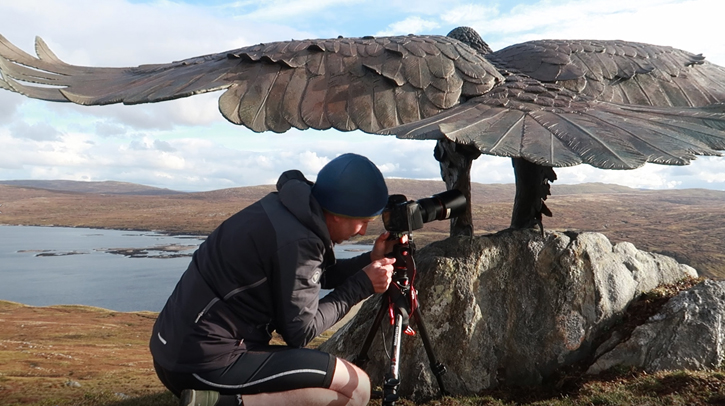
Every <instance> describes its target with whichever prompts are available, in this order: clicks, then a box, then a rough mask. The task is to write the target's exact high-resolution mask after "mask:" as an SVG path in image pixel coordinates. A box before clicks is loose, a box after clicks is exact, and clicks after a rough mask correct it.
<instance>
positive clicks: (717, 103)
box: [387, 41, 725, 169]
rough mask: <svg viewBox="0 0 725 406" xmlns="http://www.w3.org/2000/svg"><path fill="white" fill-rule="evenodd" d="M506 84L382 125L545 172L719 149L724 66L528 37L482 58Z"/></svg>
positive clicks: (632, 164)
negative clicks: (412, 118) (403, 122)
mask: <svg viewBox="0 0 725 406" xmlns="http://www.w3.org/2000/svg"><path fill="white" fill-rule="evenodd" d="M486 58H487V59H488V60H489V61H490V62H491V63H493V64H494V65H495V66H496V67H497V68H498V69H499V71H500V72H501V73H502V74H503V75H504V77H505V81H504V82H503V83H500V84H497V85H496V86H495V87H494V88H493V89H492V90H491V91H490V92H489V93H487V94H485V95H482V96H478V97H473V98H471V99H470V100H468V101H467V102H466V103H463V104H461V105H459V106H456V107H453V108H451V109H449V110H447V111H445V112H443V113H441V114H438V115H437V116H434V117H430V118H427V119H424V120H421V121H419V122H416V123H411V124H407V125H403V126H400V127H397V128H393V129H389V130H388V131H387V132H388V133H391V134H396V135H398V136H399V137H402V138H417V139H440V138H448V139H450V140H452V141H455V142H457V143H461V144H467V145H472V146H475V147H476V148H477V149H479V150H480V151H481V152H483V153H486V154H492V155H499V156H508V157H520V158H524V159H526V160H528V161H530V162H533V163H535V164H539V165H544V166H557V167H559V166H571V165H577V164H579V163H588V164H590V165H593V166H596V167H599V168H604V169H632V168H637V167H639V166H642V165H643V164H644V163H645V162H654V163H661V164H669V165H685V164H688V163H689V162H690V160H692V159H694V158H695V156H696V155H719V154H718V153H717V151H716V150H722V149H725V105H724V104H722V103H723V102H724V101H725V69H724V68H722V67H720V66H717V65H714V64H710V63H708V62H706V61H704V58H703V57H702V56H701V55H693V54H690V53H688V52H685V51H681V50H676V49H673V48H670V47H660V46H655V45H648V44H639V43H631V42H624V41H533V42H527V43H524V44H519V45H514V46H512V47H508V48H505V49H503V50H501V51H497V52H493V53H491V54H488V55H486Z"/></svg>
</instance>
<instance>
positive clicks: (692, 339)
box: [587, 280, 725, 374]
mask: <svg viewBox="0 0 725 406" xmlns="http://www.w3.org/2000/svg"><path fill="white" fill-rule="evenodd" d="M723 318H725V282H722V281H720V282H715V281H711V280H705V281H703V282H701V283H700V284H698V285H697V286H695V287H693V288H692V289H689V290H687V291H684V292H681V293H680V294H679V295H677V296H675V297H674V298H672V299H670V300H669V301H668V302H667V303H666V304H665V305H664V306H663V308H662V309H661V310H660V312H659V313H657V314H655V315H654V316H652V317H650V318H649V320H647V322H646V323H645V324H643V325H641V326H639V327H637V328H636V329H635V330H634V332H632V335H631V336H630V337H629V339H627V340H625V341H623V342H622V343H621V344H619V345H617V346H616V347H615V348H614V349H613V350H611V351H609V352H605V353H604V354H603V355H601V356H600V357H599V358H598V359H597V361H596V362H595V363H594V364H592V365H591V366H590V367H589V370H588V371H587V373H590V374H596V373H599V372H602V371H604V370H607V369H610V368H612V367H615V366H635V367H638V368H641V369H644V370H646V371H649V372H655V371H662V370H673V369H696V370H702V369H715V368H719V367H720V366H722V364H723V360H725V331H724V330H723V326H724V324H725V320H723Z"/></svg>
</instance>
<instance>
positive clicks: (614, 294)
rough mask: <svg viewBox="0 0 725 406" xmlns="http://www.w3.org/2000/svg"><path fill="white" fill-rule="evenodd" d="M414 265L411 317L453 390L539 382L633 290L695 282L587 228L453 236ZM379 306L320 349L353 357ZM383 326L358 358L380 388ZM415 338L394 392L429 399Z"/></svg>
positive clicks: (608, 321) (609, 319)
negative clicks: (415, 302) (417, 315)
mask: <svg viewBox="0 0 725 406" xmlns="http://www.w3.org/2000/svg"><path fill="white" fill-rule="evenodd" d="M415 258H416V261H417V268H418V269H417V278H416V280H415V283H414V286H415V287H416V288H417V290H418V294H419V299H420V305H421V307H420V312H421V314H422V318H423V319H424V321H425V325H426V327H427V330H428V335H429V337H430V339H431V341H432V344H433V348H434V352H435V355H436V356H437V358H438V360H439V361H441V362H442V363H443V364H444V365H445V366H446V367H447V373H446V374H444V375H443V378H444V383H445V385H446V389H447V390H448V391H449V392H450V393H451V394H454V395H465V394H474V393H477V392H479V391H481V390H483V389H488V388H493V387H496V386H498V385H500V384H502V383H506V384H508V385H532V384H539V383H541V382H542V381H543V380H544V379H546V378H547V377H549V376H552V374H554V373H555V372H556V371H557V370H559V369H560V368H561V367H564V366H568V365H571V364H573V363H576V362H578V361H580V360H582V359H585V358H587V357H589V358H590V357H591V354H592V352H593V348H592V343H593V342H596V340H597V338H598V337H599V336H600V334H601V333H602V332H603V331H605V330H607V329H608V328H609V327H610V326H612V325H613V324H614V323H615V322H616V321H617V320H618V318H619V316H620V315H621V314H622V313H623V312H624V310H625V309H626V308H627V305H628V304H629V303H630V302H631V301H632V300H633V299H634V298H636V297H637V296H639V295H640V294H641V293H642V292H646V291H648V290H651V289H653V288H655V287H656V286H658V285H660V284H665V283H673V282H675V281H678V280H680V279H683V278H687V277H696V276H697V272H696V271H695V270H694V269H693V268H691V267H689V266H687V265H682V264H679V263H677V262H676V261H675V260H674V259H672V258H669V257H665V256H662V255H658V254H652V253H647V252H643V251H640V250H638V249H636V248H635V247H634V246H633V245H632V244H630V243H619V244H616V245H614V246H613V245H612V244H611V243H610V242H609V240H608V239H607V238H606V237H605V236H604V235H602V234H598V233H579V234H577V233H573V232H547V233H546V234H545V235H544V236H543V237H542V236H541V234H540V233H538V232H537V231H534V230H505V231H502V232H499V233H497V234H493V235H485V236H476V237H464V236H457V237H451V238H448V239H446V240H443V241H439V242H435V243H432V244H430V245H428V246H426V247H424V248H422V249H420V250H419V251H418V252H417V253H416V256H415ZM380 301H381V300H380V297H379V296H374V297H372V298H370V299H369V300H368V301H366V302H365V303H364V305H363V306H362V307H361V309H360V311H359V312H358V314H357V315H356V317H355V318H353V319H352V320H351V321H350V322H349V323H348V324H346V325H345V326H343V327H342V328H340V329H339V330H338V331H337V333H335V334H334V335H333V336H332V337H331V338H330V339H329V340H327V342H325V343H324V344H323V346H322V347H321V349H322V350H324V351H328V352H331V353H333V354H335V355H337V356H339V357H342V358H345V359H348V360H352V359H353V358H355V357H356V356H357V355H358V354H359V352H360V347H361V345H362V343H363V341H364V339H365V337H366V336H367V334H368V331H369V330H370V327H371V325H372V322H373V319H374V317H375V314H376V313H377V311H378V309H379V308H380V307H381V304H380ZM413 327H415V326H413ZM391 330H392V329H391V327H390V326H389V323H388V319H387V317H386V318H385V320H384V321H383V323H382V325H381V327H380V328H379V329H378V332H377V334H376V335H375V339H374V341H373V344H372V347H371V350H370V351H369V354H368V355H369V357H370V361H369V362H368V363H367V364H366V365H365V370H366V371H367V372H368V374H369V375H370V377H371V379H372V381H373V382H374V384H377V383H379V384H381V383H382V382H383V377H384V375H385V373H386V372H387V369H388V368H389V365H390V362H389V358H388V355H387V353H389V352H390V348H389V347H390V343H391ZM419 336H420V335H418V336H414V337H409V336H403V340H402V341H403V346H402V355H401V360H400V370H401V377H402V383H401V385H400V388H399V389H400V391H399V393H400V394H401V395H403V396H407V397H411V398H413V399H421V398H427V397H430V396H436V395H437V394H438V384H437V381H436V379H435V377H434V376H433V374H432V372H431V369H430V367H429V365H428V363H429V362H428V357H427V355H426V353H425V350H424V346H423V344H422V341H421V339H420V338H419Z"/></svg>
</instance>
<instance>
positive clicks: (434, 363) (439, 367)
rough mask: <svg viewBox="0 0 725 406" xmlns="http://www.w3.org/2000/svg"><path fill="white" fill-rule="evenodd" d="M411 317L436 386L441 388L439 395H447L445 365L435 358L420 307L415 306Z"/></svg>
mask: <svg viewBox="0 0 725 406" xmlns="http://www.w3.org/2000/svg"><path fill="white" fill-rule="evenodd" d="M413 318H414V319H415V324H416V325H417V326H418V331H419V333H420V338H421V339H422V340H423V347H424V348H425V353H426V354H427V355H428V361H429V362H430V369H431V370H432V371H433V375H435V377H436V380H437V381H438V387H439V388H440V390H441V395H442V396H445V395H448V391H446V389H445V386H444V385H443V374H444V373H445V372H446V367H445V365H443V364H442V363H440V362H439V361H438V360H436V356H435V353H434V352H433V344H432V343H431V342H430V337H429V336H428V330H426V328H425V323H424V322H423V316H422V315H421V313H420V307H417V308H416V309H415V311H414V312H413Z"/></svg>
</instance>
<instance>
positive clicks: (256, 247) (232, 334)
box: [150, 171, 374, 372]
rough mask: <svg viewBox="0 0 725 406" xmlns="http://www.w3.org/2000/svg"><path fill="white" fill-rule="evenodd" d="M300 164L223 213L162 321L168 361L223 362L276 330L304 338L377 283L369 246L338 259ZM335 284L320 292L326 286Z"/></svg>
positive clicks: (192, 367) (203, 366) (160, 352)
mask: <svg viewBox="0 0 725 406" xmlns="http://www.w3.org/2000/svg"><path fill="white" fill-rule="evenodd" d="M311 185H312V183H311V182H309V181H308V180H306V179H305V178H304V176H303V175H302V174H301V173H300V172H299V171H288V172H285V173H283V174H282V176H281V177H280V179H279V181H278V182H277V192H276V193H270V194H269V195H267V196H266V197H264V198H263V199H262V200H260V201H258V202H256V203H254V204H252V205H250V206H249V207H247V208H245V209H243V210H242V211H240V212H238V213H236V214H235V215H233V216H232V217H230V218H229V219H227V220H226V221H224V222H223V223H222V224H221V225H220V226H219V227H218V228H217V229H216V230H214V232H212V233H211V234H210V235H209V237H208V238H207V240H206V241H205V242H204V243H202V244H201V246H199V249H198V250H197V251H196V252H195V253H194V256H193V258H192V260H191V263H190V264H189V268H188V269H187V270H186V272H184V274H183V275H182V277H181V280H179V282H178V284H177V285H176V288H175V289H174V291H173V293H172V294H171V297H169V300H168V301H167V302H166V305H165V306H164V308H163V310H162V311H161V313H160V314H159V317H158V319H157V320H156V324H155V325H154V329H153V335H152V337H151V343H150V349H151V354H152V355H153V357H154V360H155V361H156V362H157V363H159V364H160V365H161V366H162V367H163V368H165V369H167V370H170V371H176V372H197V371H203V370H210V369H216V368H223V367H225V366H227V365H229V364H231V363H232V362H234V361H235V360H236V359H237V357H238V356H239V355H240V354H241V353H242V352H243V351H245V350H246V349H251V348H254V346H259V345H266V344H268V343H269V340H270V338H271V332H273V331H275V330H276V331H277V332H279V333H280V334H281V335H282V337H283V338H284V340H285V342H286V343H287V344H288V345H289V346H292V347H303V346H305V345H307V343H309V342H310V341H311V340H312V339H313V338H315V337H316V336H317V335H319V334H320V333H322V332H324V331H325V330H327V329H328V328H330V327H331V326H332V325H333V324H335V323H336V322H337V321H338V320H340V319H341V318H342V317H343V316H344V315H345V314H346V313H347V312H348V310H350V308H351V307H352V306H353V305H355V304H356V303H357V302H359V301H361V300H363V299H365V298H366V297H368V296H370V295H371V294H373V293H374V291H373V286H372V283H371V282H370V279H369V278H368V277H367V275H365V273H364V272H362V271H361V269H362V268H363V267H364V266H366V265H367V264H369V263H370V254H369V253H366V254H362V255H360V256H359V257H356V258H351V259H346V260H340V261H337V262H336V260H335V255H334V251H333V249H332V242H331V241H330V235H329V233H328V231H327V227H326V225H325V218H324V215H323V212H322V208H321V207H320V206H319V204H318V203H317V201H316V200H315V199H314V198H313V197H312V195H311ZM321 288H323V289H334V291H332V292H331V293H329V294H328V295H327V296H325V297H324V298H322V299H320V298H319V295H320V289H321Z"/></svg>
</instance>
